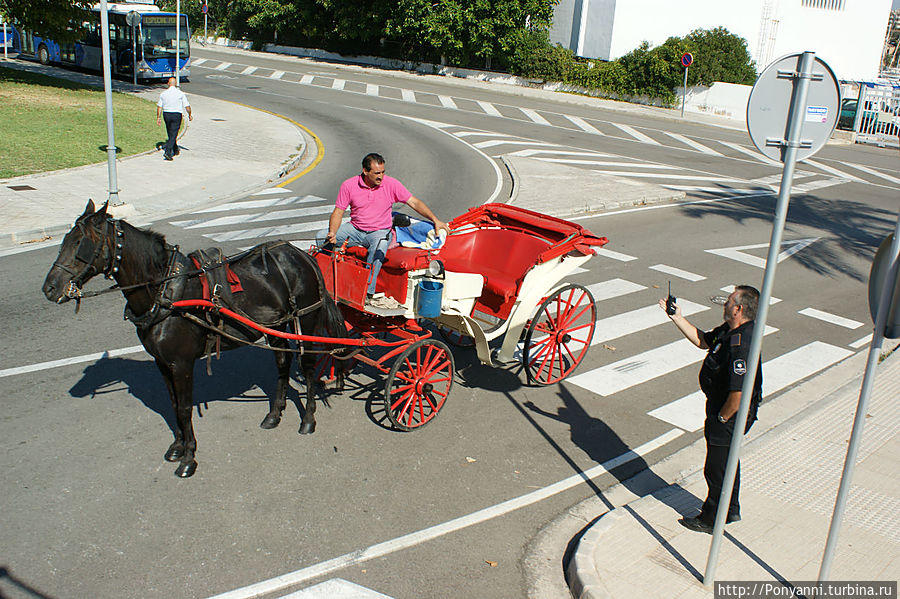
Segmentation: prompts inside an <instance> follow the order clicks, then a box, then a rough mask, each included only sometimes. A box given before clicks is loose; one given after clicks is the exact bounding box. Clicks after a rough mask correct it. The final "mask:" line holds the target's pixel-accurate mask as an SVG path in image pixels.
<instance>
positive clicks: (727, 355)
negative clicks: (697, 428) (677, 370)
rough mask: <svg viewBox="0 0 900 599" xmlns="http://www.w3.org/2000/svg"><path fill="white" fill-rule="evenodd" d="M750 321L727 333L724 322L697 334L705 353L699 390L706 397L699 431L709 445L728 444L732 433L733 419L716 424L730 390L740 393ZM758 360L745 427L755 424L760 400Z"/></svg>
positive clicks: (746, 354)
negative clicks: (702, 341) (701, 425)
mask: <svg viewBox="0 0 900 599" xmlns="http://www.w3.org/2000/svg"><path fill="white" fill-rule="evenodd" d="M753 325H754V322H753V321H750V322H745V323H744V324H742V325H741V326H739V327H737V328H736V329H734V330H729V328H728V323H723V324H721V325H720V326H718V327H716V328H714V329H713V330H712V331H709V332H705V333H701V335H703V339H704V341H706V345H707V346H708V347H709V352H708V353H707V354H706V359H705V360H704V361H703V367H702V368H701V369H700V388H701V389H702V390H703V393H704V395H706V423H705V425H704V427H703V432H704V434H705V436H706V440H707V441H708V442H709V444H710V445H725V446H727V445H730V444H731V435H732V432H733V430H734V420H735V416H732V417H731V418H729V420H728V422H726V423H724V424H723V423H721V422H719V418H718V416H719V411H720V410H721V409H722V406H723V405H725V400H726V399H728V394H729V393H730V392H731V391H741V389H742V388H743V386H744V374H746V373H747V363H748V362H749V361H750V358H749V356H750V340H751V338H752V337H753ZM761 362H762V360H760V367H759V368H757V371H756V382H755V384H754V385H753V396H752V401H751V402H750V412H749V414H748V417H747V427H746V428H745V430H744V432H745V433H746V432H747V431H749V430H750V427H751V426H752V425H753V423H754V422H755V421H756V411H757V408H758V407H759V402H760V400H761V399H762V364H761Z"/></svg>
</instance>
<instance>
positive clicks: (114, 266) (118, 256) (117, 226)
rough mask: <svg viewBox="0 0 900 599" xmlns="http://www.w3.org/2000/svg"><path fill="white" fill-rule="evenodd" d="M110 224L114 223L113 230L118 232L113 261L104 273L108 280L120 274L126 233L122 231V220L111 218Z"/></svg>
mask: <svg viewBox="0 0 900 599" xmlns="http://www.w3.org/2000/svg"><path fill="white" fill-rule="evenodd" d="M108 222H109V223H112V226H113V229H114V230H115V232H116V235H115V237H114V238H113V240H112V243H113V245H114V246H115V247H114V248H113V259H112V261H111V262H110V263H109V266H107V267H106V270H105V271H104V272H103V276H104V277H106V278H107V279H111V278H113V276H115V275H116V273H118V272H119V264H121V262H122V244H123V243H124V241H125V233H124V232H123V231H122V221H121V219H116V218H111V219H109V220H108Z"/></svg>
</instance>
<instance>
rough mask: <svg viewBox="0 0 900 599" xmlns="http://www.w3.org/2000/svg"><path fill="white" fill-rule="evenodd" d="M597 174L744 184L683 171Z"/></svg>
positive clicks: (740, 181)
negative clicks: (670, 172)
mask: <svg viewBox="0 0 900 599" xmlns="http://www.w3.org/2000/svg"><path fill="white" fill-rule="evenodd" d="M628 166H634V165H631V164H629V165H628ZM656 168H666V167H664V166H660V165H657V167H656ZM597 172H601V173H606V174H607V175H618V176H620V177H640V178H647V179H679V180H683V179H692V180H695V181H722V182H723V183H733V182H738V183H743V182H744V180H743V179H731V178H729V177H711V176H709V175H692V174H690V173H688V172H685V171H682V172H680V173H672V174H667V173H636V172H633V171H607V170H603V171H597Z"/></svg>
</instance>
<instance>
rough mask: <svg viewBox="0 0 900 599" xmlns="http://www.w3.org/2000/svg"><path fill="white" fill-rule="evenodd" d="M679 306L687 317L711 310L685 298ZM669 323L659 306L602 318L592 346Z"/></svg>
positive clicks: (667, 317)
mask: <svg viewBox="0 0 900 599" xmlns="http://www.w3.org/2000/svg"><path fill="white" fill-rule="evenodd" d="M678 305H679V306H681V312H682V314H684V315H685V316H690V315H692V314H697V313H699V312H705V311H706V310H709V306H702V305H700V304H695V303H694V302H690V301H688V300H686V299H683V298H678ZM667 322H669V316H668V315H667V314H666V313H665V311H664V310H663V309H662V308H660V307H659V304H652V305H650V306H645V307H643V308H638V309H637V310H631V311H630V312H622V313H621V314H616V315H614V316H609V317H607V318H600V319H598V320H597V328H596V329H594V338H593V339H591V345H597V344H598V343H605V342H607V341H611V340H613V339H618V338H619V337H624V336H626V335H631V334H632V333H636V332H638V331H645V330H647V329H649V328H652V327H655V326H658V325H661V324H665V323H667Z"/></svg>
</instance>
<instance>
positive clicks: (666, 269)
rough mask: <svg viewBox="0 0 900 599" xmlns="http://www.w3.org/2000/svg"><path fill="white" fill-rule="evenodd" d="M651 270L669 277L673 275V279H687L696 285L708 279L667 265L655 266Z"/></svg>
mask: <svg viewBox="0 0 900 599" xmlns="http://www.w3.org/2000/svg"><path fill="white" fill-rule="evenodd" d="M650 270H656V271H659V272H661V273H665V274H667V275H672V276H673V277H680V278H682V279H687V280H688V281H693V282H694V283H696V282H697V281H702V280H704V279H706V277H704V276H703V275H698V274H694V273H692V272H688V271H686V270H681V269H680V268H675V267H674V266H668V265H666V264H654V265H653V266H651V267H650Z"/></svg>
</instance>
